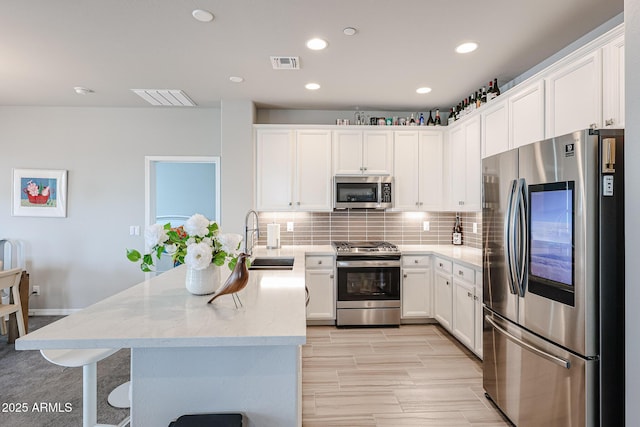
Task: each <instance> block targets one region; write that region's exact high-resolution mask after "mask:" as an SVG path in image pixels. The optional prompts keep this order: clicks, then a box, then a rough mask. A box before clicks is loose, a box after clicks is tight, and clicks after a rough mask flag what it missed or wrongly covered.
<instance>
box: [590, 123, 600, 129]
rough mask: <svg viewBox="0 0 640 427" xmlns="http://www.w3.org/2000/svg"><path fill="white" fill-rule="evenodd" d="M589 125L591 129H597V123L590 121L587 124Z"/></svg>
mask: <svg viewBox="0 0 640 427" xmlns="http://www.w3.org/2000/svg"><path fill="white" fill-rule="evenodd" d="M589 127H590V128H591V129H598V125H597V124H595V123H591V124H590V125H589Z"/></svg>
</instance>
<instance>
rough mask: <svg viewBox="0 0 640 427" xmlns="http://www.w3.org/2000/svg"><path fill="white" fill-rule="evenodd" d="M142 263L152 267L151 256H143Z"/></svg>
mask: <svg viewBox="0 0 640 427" xmlns="http://www.w3.org/2000/svg"><path fill="white" fill-rule="evenodd" d="M142 262H143V263H144V264H147V265H153V257H152V256H151V254H144V255H143V257H142Z"/></svg>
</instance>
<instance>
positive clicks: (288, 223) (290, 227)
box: [287, 221, 293, 231]
mask: <svg viewBox="0 0 640 427" xmlns="http://www.w3.org/2000/svg"><path fill="white" fill-rule="evenodd" d="M287 231H293V221H287Z"/></svg>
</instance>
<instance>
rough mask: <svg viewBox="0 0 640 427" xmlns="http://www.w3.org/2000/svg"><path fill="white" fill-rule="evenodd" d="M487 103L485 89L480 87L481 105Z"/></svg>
mask: <svg viewBox="0 0 640 427" xmlns="http://www.w3.org/2000/svg"><path fill="white" fill-rule="evenodd" d="M486 102H487V87H486V86H482V103H483V104H485V103H486Z"/></svg>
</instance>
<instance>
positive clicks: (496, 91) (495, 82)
mask: <svg viewBox="0 0 640 427" xmlns="http://www.w3.org/2000/svg"><path fill="white" fill-rule="evenodd" d="M493 93H494V94H495V95H496V96H500V88H499V87H498V79H493Z"/></svg>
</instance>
